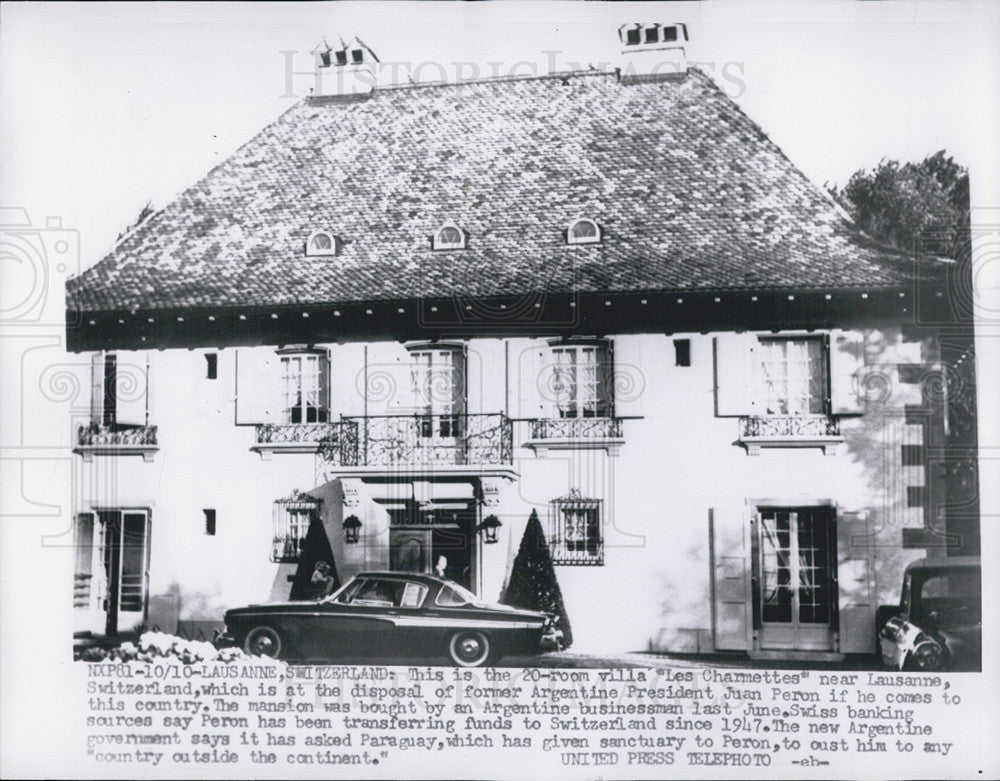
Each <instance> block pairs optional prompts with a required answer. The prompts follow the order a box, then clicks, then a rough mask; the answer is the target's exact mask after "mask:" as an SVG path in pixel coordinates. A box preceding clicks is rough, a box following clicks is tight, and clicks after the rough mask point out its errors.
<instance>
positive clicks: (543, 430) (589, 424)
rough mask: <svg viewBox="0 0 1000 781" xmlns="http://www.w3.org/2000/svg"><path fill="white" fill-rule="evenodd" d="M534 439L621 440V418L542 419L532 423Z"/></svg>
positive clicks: (532, 436)
mask: <svg viewBox="0 0 1000 781" xmlns="http://www.w3.org/2000/svg"><path fill="white" fill-rule="evenodd" d="M531 438H532V439H583V440H586V439H621V438H622V420H621V418H540V419H538V420H532V421H531Z"/></svg>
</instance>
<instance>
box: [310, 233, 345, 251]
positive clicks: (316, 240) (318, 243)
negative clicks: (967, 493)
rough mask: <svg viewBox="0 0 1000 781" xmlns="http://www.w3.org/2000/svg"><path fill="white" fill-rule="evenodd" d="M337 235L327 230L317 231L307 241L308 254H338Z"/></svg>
mask: <svg viewBox="0 0 1000 781" xmlns="http://www.w3.org/2000/svg"><path fill="white" fill-rule="evenodd" d="M336 254H337V237H336V236H334V235H333V234H332V233H328V232H327V231H315V232H314V233H312V234H310V236H309V239H308V240H307V241H306V255H309V256H312V255H320V256H322V255H336Z"/></svg>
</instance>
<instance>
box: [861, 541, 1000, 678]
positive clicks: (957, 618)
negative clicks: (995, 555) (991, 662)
mask: <svg viewBox="0 0 1000 781" xmlns="http://www.w3.org/2000/svg"><path fill="white" fill-rule="evenodd" d="M879 616H880V618H881V619H882V620H884V619H888V620H887V621H885V625H884V626H883V627H882V630H881V631H880V632H879V645H880V650H881V654H882V663H883V664H884V665H886V666H887V667H890V668H892V669H895V670H926V671H932V670H956V671H957V670H981V669H982V664H983V647H982V632H983V627H982V576H981V572H980V563H979V557H971V556H963V557H958V556H955V557H952V558H944V559H920V560H918V561H915V562H913V563H912V564H910V565H909V566H908V567H907V568H906V572H905V574H904V575H903V589H902V596H901V598H900V603H899V606H898V607H896V606H891V607H881V608H879ZM880 623H881V621H880Z"/></svg>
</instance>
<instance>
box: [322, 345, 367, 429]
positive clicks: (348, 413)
mask: <svg viewBox="0 0 1000 781" xmlns="http://www.w3.org/2000/svg"><path fill="white" fill-rule="evenodd" d="M329 365H330V370H329V379H330V419H331V420H336V419H337V417H338V416H340V415H342V416H344V417H355V416H358V415H364V414H365V346H364V345H363V344H342V345H337V346H335V347H333V348H332V349H331V352H330V364H329Z"/></svg>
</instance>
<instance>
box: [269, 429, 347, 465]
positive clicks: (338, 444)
mask: <svg viewBox="0 0 1000 781" xmlns="http://www.w3.org/2000/svg"><path fill="white" fill-rule="evenodd" d="M253 449H254V450H257V451H259V452H260V453H261V455H264V456H265V457H266V456H267V455H268V454H270V453H272V452H286V453H313V452H319V453H320V454H321V455H322V456H323V458H325V459H326V460H327V461H330V462H331V463H334V464H336V465H338V466H357V462H358V424H357V422H356V421H353V420H340V421H337V422H334V423H261V424H259V425H258V426H257V436H256V444H255V445H254V447H253Z"/></svg>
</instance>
